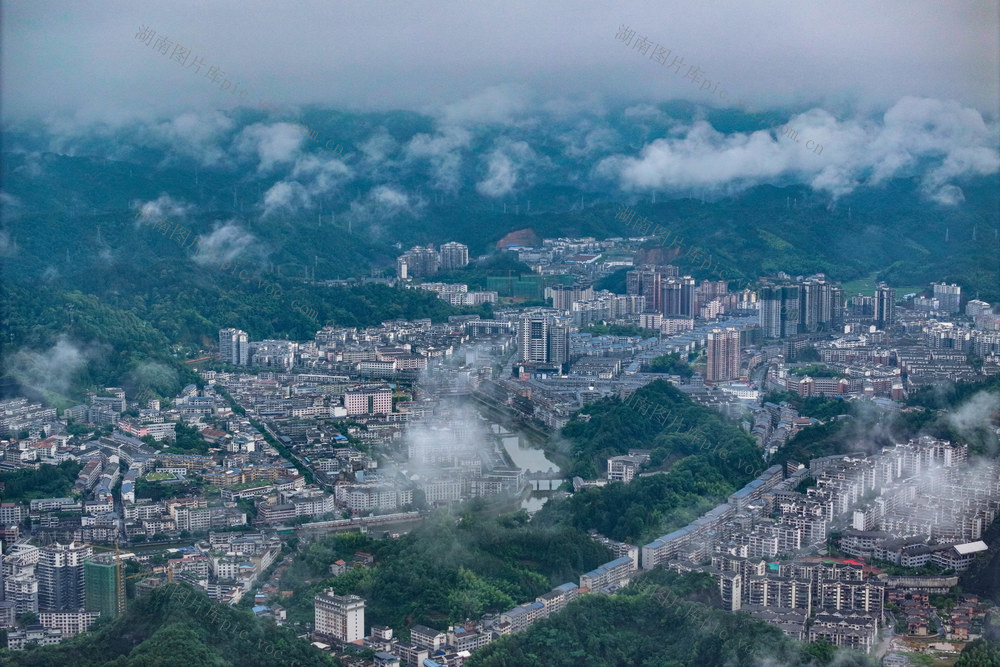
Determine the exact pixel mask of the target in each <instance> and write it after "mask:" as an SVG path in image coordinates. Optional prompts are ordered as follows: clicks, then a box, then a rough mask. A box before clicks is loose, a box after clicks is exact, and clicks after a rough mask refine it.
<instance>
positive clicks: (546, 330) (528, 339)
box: [517, 315, 570, 364]
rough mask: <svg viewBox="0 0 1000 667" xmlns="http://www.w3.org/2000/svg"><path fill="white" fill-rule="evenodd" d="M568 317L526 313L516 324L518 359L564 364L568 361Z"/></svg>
mask: <svg viewBox="0 0 1000 667" xmlns="http://www.w3.org/2000/svg"><path fill="white" fill-rule="evenodd" d="M569 333H570V321H569V320H568V319H560V318H553V317H552V316H550V315H528V316H525V317H523V318H521V321H520V322H519V323H518V326H517V348H518V350H517V353H518V361H527V362H532V363H539V364H544V363H549V364H565V363H566V362H568V361H569Z"/></svg>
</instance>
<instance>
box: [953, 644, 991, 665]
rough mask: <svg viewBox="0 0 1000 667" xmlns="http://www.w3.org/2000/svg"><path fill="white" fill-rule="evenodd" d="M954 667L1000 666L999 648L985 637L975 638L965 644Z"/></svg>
mask: <svg viewBox="0 0 1000 667" xmlns="http://www.w3.org/2000/svg"><path fill="white" fill-rule="evenodd" d="M955 667H1000V648H998V647H997V645H996V644H994V643H993V642H991V641H988V640H986V639H976V640H974V641H972V642H970V643H968V644H966V645H965V648H964V649H962V654H961V655H959V656H958V662H956V663H955Z"/></svg>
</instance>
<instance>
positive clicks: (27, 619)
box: [17, 611, 38, 625]
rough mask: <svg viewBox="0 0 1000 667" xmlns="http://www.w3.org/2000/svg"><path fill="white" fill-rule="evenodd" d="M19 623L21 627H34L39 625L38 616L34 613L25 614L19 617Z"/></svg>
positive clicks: (27, 612)
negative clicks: (36, 624)
mask: <svg viewBox="0 0 1000 667" xmlns="http://www.w3.org/2000/svg"><path fill="white" fill-rule="evenodd" d="M17 622H18V623H19V624H20V625H33V624H35V623H38V614H36V613H35V612H33V611H26V612H24V613H23V614H19V615H18V617H17Z"/></svg>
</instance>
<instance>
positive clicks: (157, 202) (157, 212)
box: [132, 194, 194, 225]
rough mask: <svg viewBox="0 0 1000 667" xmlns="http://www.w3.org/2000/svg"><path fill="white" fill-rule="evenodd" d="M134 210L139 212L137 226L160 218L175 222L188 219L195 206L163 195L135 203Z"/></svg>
mask: <svg viewBox="0 0 1000 667" xmlns="http://www.w3.org/2000/svg"><path fill="white" fill-rule="evenodd" d="M132 209H133V210H138V212H139V219H138V220H137V221H136V224H137V225H141V224H142V223H144V222H151V221H153V220H156V219H158V218H167V219H169V220H173V221H176V220H178V219H182V218H186V217H187V215H188V213H189V212H190V211H191V210H193V209H194V206H192V205H191V204H185V203H184V202H181V201H177V200H175V199H174V198H173V197H171V196H170V195H168V194H162V195H160V196H159V197H157V198H156V199H154V200H152V201H147V202H133V204H132Z"/></svg>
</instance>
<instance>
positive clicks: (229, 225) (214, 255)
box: [193, 220, 257, 266]
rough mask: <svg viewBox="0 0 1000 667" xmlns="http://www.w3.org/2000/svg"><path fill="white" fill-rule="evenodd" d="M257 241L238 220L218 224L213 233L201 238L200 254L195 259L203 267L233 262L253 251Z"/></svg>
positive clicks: (199, 244)
mask: <svg viewBox="0 0 1000 667" xmlns="http://www.w3.org/2000/svg"><path fill="white" fill-rule="evenodd" d="M256 240H257V239H256V238H255V237H254V235H253V234H251V233H250V232H248V231H246V230H245V229H243V227H242V226H241V225H240V224H239V223H238V222H237V221H236V220H229V221H226V222H224V223H216V224H215V225H214V227H213V229H212V233H210V234H208V235H206V236H202V237H201V238H200V240H199V243H198V252H197V253H196V254H195V255H194V257H193V259H194V261H195V262H196V263H197V264H200V265H202V266H205V265H208V264H217V263H219V262H223V261H232V260H233V259H235V258H236V257H238V256H239V255H241V254H243V253H244V252H248V251H250V250H253V249H254V247H255V246H256Z"/></svg>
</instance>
